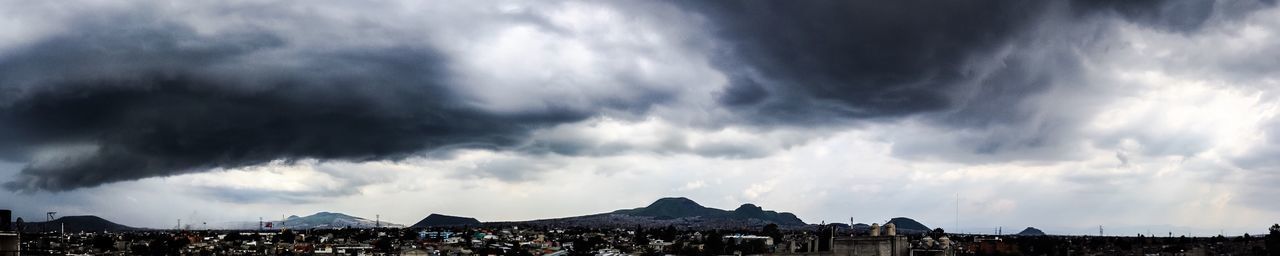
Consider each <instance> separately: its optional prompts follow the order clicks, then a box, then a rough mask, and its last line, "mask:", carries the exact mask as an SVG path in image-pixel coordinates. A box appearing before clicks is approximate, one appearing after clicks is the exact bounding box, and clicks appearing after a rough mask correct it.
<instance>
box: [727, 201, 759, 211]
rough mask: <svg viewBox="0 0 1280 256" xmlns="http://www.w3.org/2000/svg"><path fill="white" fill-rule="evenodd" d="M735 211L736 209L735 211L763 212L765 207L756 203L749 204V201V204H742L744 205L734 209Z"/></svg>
mask: <svg viewBox="0 0 1280 256" xmlns="http://www.w3.org/2000/svg"><path fill="white" fill-rule="evenodd" d="M733 211H735V212H763V211H764V208H760V206H756V205H754V204H749V203H747V204H742V206H738V209H734V210H733Z"/></svg>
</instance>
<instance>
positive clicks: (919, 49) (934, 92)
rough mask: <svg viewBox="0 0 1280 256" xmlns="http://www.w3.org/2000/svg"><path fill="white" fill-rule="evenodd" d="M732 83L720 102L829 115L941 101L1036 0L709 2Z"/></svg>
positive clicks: (807, 116)
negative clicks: (975, 58) (977, 56)
mask: <svg viewBox="0 0 1280 256" xmlns="http://www.w3.org/2000/svg"><path fill="white" fill-rule="evenodd" d="M687 4H688V5H690V6H693V7H696V9H698V10H701V11H703V12H704V13H705V14H706V16H708V17H709V18H710V19H711V20H713V21H714V22H713V23H714V24H715V25H717V26H718V27H717V29H716V30H715V31H716V34H717V35H718V36H720V38H721V40H722V41H723V44H724V45H725V47H726V50H725V52H724V53H723V54H722V56H721V57H722V58H724V59H725V60H721V61H720V62H719V63H721V66H722V68H723V69H727V70H743V71H741V72H726V73H729V74H730V76H731V82H733V84H732V85H731V86H730V87H729V88H728V89H727V90H726V91H725V93H724V94H723V95H722V97H721V101H722V103H723V104H726V105H729V106H732V107H735V108H739V109H742V110H744V111H756V112H758V113H761V114H764V115H760V117H761V118H765V119H780V120H781V121H794V120H809V121H831V119H830V118H828V117H830V116H834V117H836V118H837V119H839V118H868V117H882V116H901V115H907V114H912V113H919V112H925V111H935V110H941V109H945V108H947V107H949V106H951V105H953V103H952V102H951V99H950V98H949V97H948V95H946V94H945V92H944V90H945V89H947V88H950V87H952V86H955V85H956V83H957V82H958V81H960V80H962V79H964V78H966V76H968V75H969V73H971V72H972V71H970V70H967V69H968V68H969V67H968V64H969V63H968V61H969V59H970V58H972V57H973V56H975V55H982V54H987V53H988V52H990V51H992V50H994V49H995V48H996V47H999V46H1001V45H1003V44H1005V43H1006V41H1007V40H1008V39H1009V38H1010V37H1011V36H1012V35H1014V34H1016V33H1017V32H1018V31H1020V30H1022V29H1023V27H1025V26H1027V25H1028V24H1029V22H1028V21H1030V20H1032V19H1034V18H1035V17H1037V16H1038V15H1039V14H1040V13H1042V12H1043V11H1044V10H1043V9H1044V8H1042V6H1043V4H1042V3H1040V2H1038V1H982V2H972V1H906V2H893V3H886V2H875V1H814V2H806V4H794V3H786V2H772V1H708V2H694V3H687Z"/></svg>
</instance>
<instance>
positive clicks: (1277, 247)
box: [1267, 224, 1280, 256]
mask: <svg viewBox="0 0 1280 256" xmlns="http://www.w3.org/2000/svg"><path fill="white" fill-rule="evenodd" d="M1267 254H1268V255H1272V256H1280V224H1273V225H1271V233H1270V234H1267Z"/></svg>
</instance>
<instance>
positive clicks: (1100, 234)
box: [1098, 225, 1102, 236]
mask: <svg viewBox="0 0 1280 256" xmlns="http://www.w3.org/2000/svg"><path fill="white" fill-rule="evenodd" d="M1098 236H1102V225H1098Z"/></svg>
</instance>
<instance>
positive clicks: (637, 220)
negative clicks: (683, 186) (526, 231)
mask: <svg viewBox="0 0 1280 256" xmlns="http://www.w3.org/2000/svg"><path fill="white" fill-rule="evenodd" d="M521 223H525V224H534V225H551V226H582V227H606V226H607V227H635V226H644V227H666V226H677V227H685V228H737V227H757V226H764V225H767V224H770V223H774V224H778V225H779V226H791V227H799V226H804V225H805V223H804V221H801V220H800V218H797V217H796V215H795V214H791V213H787V212H776V211H766V210H764V209H763V208H761V207H759V206H756V205H754V204H743V205H742V206H739V207H738V208H737V209H734V210H733V211H727V210H721V209H716V208H710V207H705V206H702V205H700V204H698V203H697V202H694V201H693V200H689V199H688V198H683V197H669V198H662V199H658V200H657V201H654V202H653V203H652V204H649V206H645V207H640V208H634V209H623V210H617V211H613V212H609V213H602V214H594V215H586V216H578V217H568V218H559V219H547V220H534V221H524V222H521Z"/></svg>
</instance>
